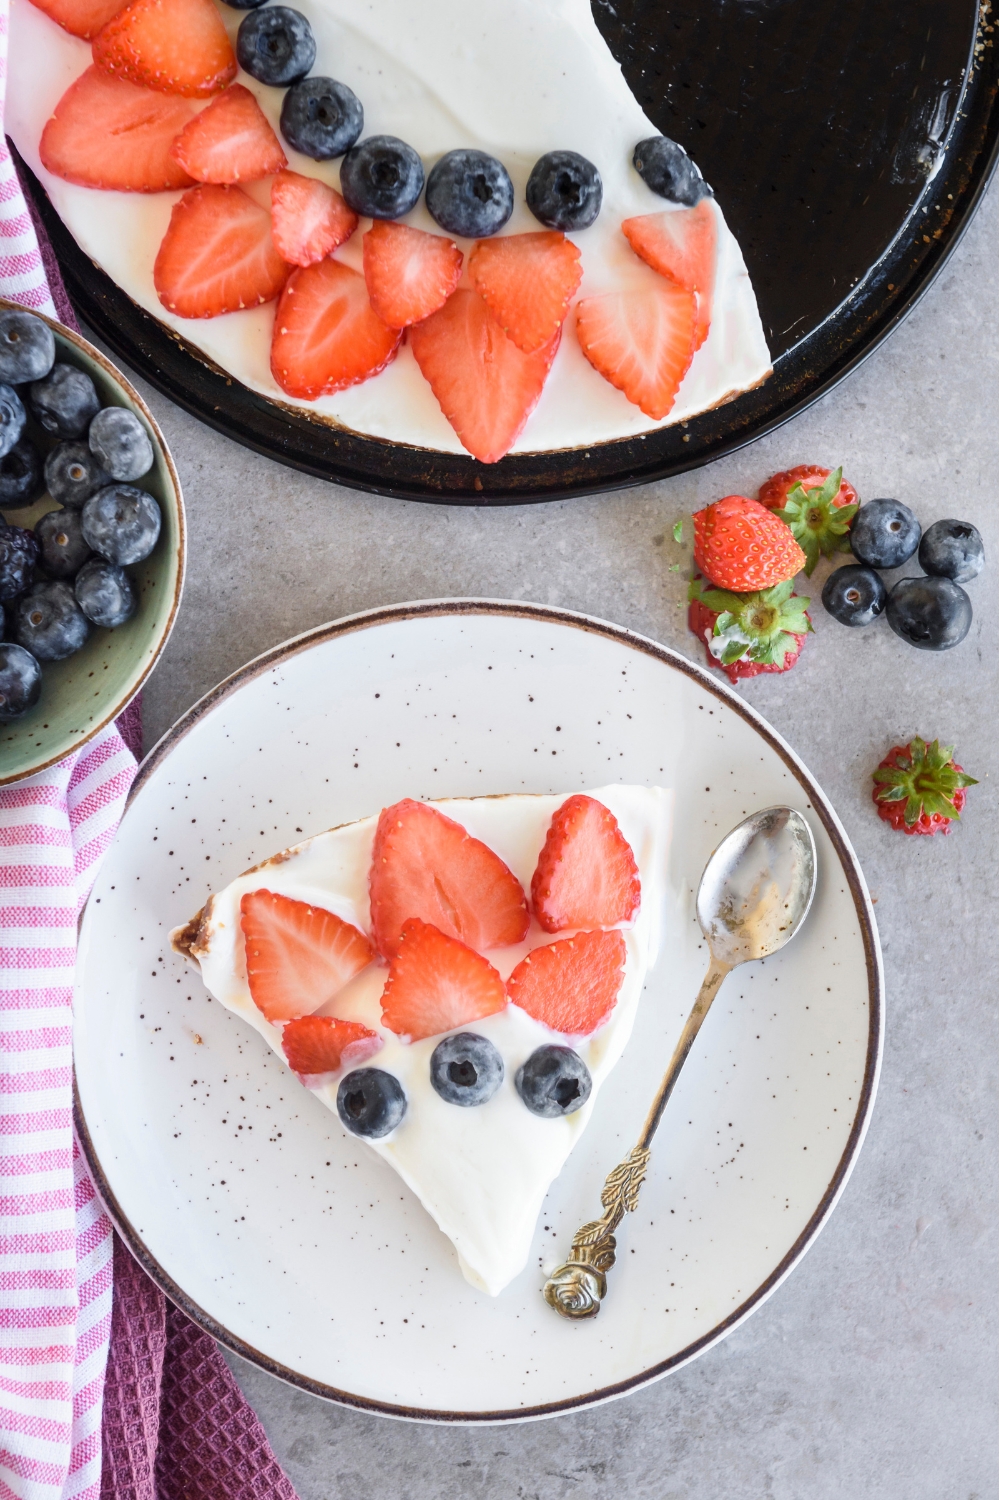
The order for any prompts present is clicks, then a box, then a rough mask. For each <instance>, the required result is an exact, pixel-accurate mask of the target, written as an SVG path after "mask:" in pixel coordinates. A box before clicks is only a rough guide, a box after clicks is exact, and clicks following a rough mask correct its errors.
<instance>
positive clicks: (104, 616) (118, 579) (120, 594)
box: [73, 557, 136, 630]
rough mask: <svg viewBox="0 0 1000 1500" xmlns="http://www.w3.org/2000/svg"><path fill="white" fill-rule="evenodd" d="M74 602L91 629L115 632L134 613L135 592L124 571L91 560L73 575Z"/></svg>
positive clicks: (101, 559) (95, 558) (101, 561)
mask: <svg viewBox="0 0 1000 1500" xmlns="http://www.w3.org/2000/svg"><path fill="white" fill-rule="evenodd" d="M73 592H74V593H75V594H76V602H77V604H79V606H80V608H81V609H82V610H83V612H84V614H85V615H86V616H87V619H88V620H89V621H90V623H91V624H92V625H101V626H103V628H104V629H105V630H117V629H118V626H119V625H124V624H125V621H126V620H131V618H132V616H133V615H134V614H135V610H136V597H135V590H134V589H133V587H132V581H131V579H130V578H129V576H128V574H127V573H126V571H125V569H124V568H119V567H117V566H116V564H115V563H109V562H105V561H104V559H103V558H101V557H92V558H91V559H90V561H89V562H86V563H84V565H83V567H82V568H81V569H80V571H79V573H78V574H77V575H76V582H75V584H74V586H73Z"/></svg>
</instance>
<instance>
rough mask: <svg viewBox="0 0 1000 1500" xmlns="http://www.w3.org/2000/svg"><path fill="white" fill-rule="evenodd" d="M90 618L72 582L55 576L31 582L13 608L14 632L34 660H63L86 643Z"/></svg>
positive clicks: (19, 643)
mask: <svg viewBox="0 0 1000 1500" xmlns="http://www.w3.org/2000/svg"><path fill="white" fill-rule="evenodd" d="M89 634H90V621H89V620H88V619H87V617H86V615H85V614H84V613H83V610H82V609H81V608H80V606H79V604H77V602H76V595H75V594H74V592H73V586H72V584H69V583H66V582H65V580H64V579H61V578H57V579H52V580H50V581H44V582H41V583H34V584H32V586H31V588H30V589H29V590H28V592H27V593H26V594H22V595H21V597H20V599H19V600H18V601H17V604H16V606H15V608H14V635H15V636H16V638H17V643H18V645H19V646H23V647H24V649H25V650H26V651H30V652H31V654H32V656H33V657H35V659H36V660H37V661H62V660H64V658H65V657H67V656H72V655H73V653H74V652H76V651H79V650H80V648H81V647H82V646H83V645H85V644H86V640H87V637H88V635H89Z"/></svg>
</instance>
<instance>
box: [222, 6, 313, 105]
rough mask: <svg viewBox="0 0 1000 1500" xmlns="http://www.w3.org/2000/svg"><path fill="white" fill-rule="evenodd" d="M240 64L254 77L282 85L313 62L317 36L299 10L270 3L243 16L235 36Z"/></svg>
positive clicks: (303, 75) (304, 71) (302, 73)
mask: <svg viewBox="0 0 1000 1500" xmlns="http://www.w3.org/2000/svg"><path fill="white" fill-rule="evenodd" d="M236 56H237V58H238V59H239V64H240V67H241V68H242V69H243V70H244V72H246V73H249V74H250V77H251V78H256V79H257V81H258V83H269V84H272V85H273V86H274V87H276V88H284V87H286V85H288V84H289V83H295V82H296V81H297V80H298V79H299V78H304V77H305V76H306V74H307V73H308V72H309V69H310V68H311V67H312V65H313V63H314V62H315V61H316V38H315V37H314V36H313V34H312V27H311V26H310V25H309V22H308V21H307V20H306V18H305V16H304V15H303V14H302V12H301V11H299V10H291V9H290V8H289V7H288V6H287V5H269V6H268V8H267V10H253V11H251V12H250V14H249V15H248V16H244V18H243V20H242V21H241V22H240V29H239V31H238V32H237V35H236Z"/></svg>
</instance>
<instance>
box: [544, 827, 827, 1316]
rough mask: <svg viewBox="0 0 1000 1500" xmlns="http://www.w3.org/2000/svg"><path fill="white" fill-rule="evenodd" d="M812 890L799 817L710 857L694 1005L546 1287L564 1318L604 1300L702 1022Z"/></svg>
mask: <svg viewBox="0 0 1000 1500" xmlns="http://www.w3.org/2000/svg"><path fill="white" fill-rule="evenodd" d="M815 890H816V845H815V843H814V842H813V836H812V831H811V829H810V827H809V824H808V823H807V822H806V820H805V818H804V817H803V816H802V814H801V813H797V812H795V811H794V810H793V809H792V808H790V807H768V808H765V809H764V811H763V812H758V813H754V814H753V815H752V817H749V818H747V819H746V820H745V821H744V822H742V823H740V824H739V826H738V827H736V828H734V829H733V831H732V833H730V834H727V835H726V837H725V838H724V839H723V840H722V843H721V844H720V845H719V846H718V848H717V849H716V850H715V851H714V852H713V854H712V855H711V856H710V858H709V861H708V864H707V865H706V866H705V871H704V874H703V875H702V877H701V882H700V884H699V886H698V898H697V903H696V910H697V913H698V921H699V922H700V923H701V930H702V932H704V934H705V937H706V938H707V939H708V950H709V953H710V955H711V958H710V961H709V965H708V973H707V974H706V975H705V979H704V982H703V984H702V986H701V989H700V990H699V991H698V998H697V1000H696V1001H695V1002H694V1007H693V1009H692V1011H691V1014H690V1015H689V1016H688V1018H687V1021H686V1022H685V1024H684V1030H683V1031H682V1032H681V1036H680V1041H679V1042H678V1043H677V1046H676V1047H675V1048H674V1055H673V1057H672V1058H671V1059H670V1066H669V1067H668V1068H667V1071H666V1073H665V1074H664V1075H663V1082H662V1083H661V1084H660V1087H659V1089H658V1091H657V1094H656V1098H655V1099H654V1100H653V1103H652V1106H651V1107H650V1111H649V1114H648V1115H647V1116H646V1123H645V1125H644V1126H643V1127H642V1134H641V1135H640V1137H639V1142H638V1145H636V1146H634V1147H633V1148H632V1150H631V1151H630V1152H629V1154H628V1156H626V1158H625V1160H624V1161H623V1162H622V1163H621V1164H620V1165H619V1166H617V1167H615V1169H614V1171H613V1172H612V1173H611V1174H610V1175H609V1177H608V1178H607V1180H606V1182H605V1184H604V1191H603V1192H602V1193H601V1203H602V1204H603V1206H604V1210H605V1212H604V1214H603V1216H602V1217H601V1218H600V1219H595V1220H594V1221H593V1222H592V1223H590V1224H585V1225H584V1226H583V1228H582V1229H581V1230H580V1231H579V1232H578V1233H577V1235H576V1238H575V1239H574V1240H573V1248H572V1250H571V1251H570V1253H569V1259H568V1260H567V1261H566V1262H565V1263H564V1264H563V1265H561V1266H559V1267H558V1268H557V1269H556V1270H555V1271H553V1272H552V1275H551V1276H550V1277H549V1279H548V1281H547V1282H546V1283H545V1286H544V1288H543V1295H544V1297H545V1300H546V1302H547V1303H548V1304H549V1306H550V1307H554V1308H555V1310H556V1312H558V1313H561V1314H562V1316H563V1317H564V1318H592V1317H594V1316H595V1315H596V1314H597V1313H599V1312H600V1310H601V1302H602V1300H603V1299H604V1297H605V1295H606V1294H607V1290H608V1284H607V1273H608V1271H610V1269H611V1267H612V1266H613V1265H614V1263H615V1230H616V1229H617V1228H618V1226H619V1224H620V1223H621V1221H622V1219H623V1218H624V1217H625V1215H626V1214H627V1213H632V1212H634V1210H635V1208H636V1206H637V1204H638V1201H639V1189H640V1187H641V1186H642V1182H643V1179H644V1177H645V1176H646V1168H647V1166H648V1164H649V1155H650V1148H651V1146H652V1142H653V1136H654V1135H655V1134H656V1127H657V1126H658V1125H659V1123H660V1120H661V1119H662V1117H663V1111H664V1109H665V1108H666V1105H667V1100H668V1099H669V1098H670V1095H671V1093H672V1092H673V1087H674V1084H675V1083H676V1082H677V1079H678V1076H679V1074H680V1071H681V1068H683V1066H684V1064H685V1062H686V1061H687V1056H688V1053H689V1052H690V1051H691V1047H692V1044H693V1042H694V1039H695V1037H696V1036H697V1035H698V1032H699V1030H700V1029H701V1023H702V1021H704V1019H705V1017H706V1016H707V1015H708V1012H709V1007H710V1006H711V1004H712V1001H713V1000H714V999H715V997H716V995H717V994H718V992H719V989H720V987H721V985H722V981H723V980H724V979H725V977H726V975H727V974H728V973H730V971H731V970H732V969H735V968H736V967H737V966H738V965H739V964H746V963H749V962H750V961H751V960H752V959H755V958H767V957H768V956H769V955H770V954H772V953H777V951H778V949H779V948H783V947H784V946H785V944H786V943H787V942H788V941H789V939H790V938H793V937H794V936H795V934H796V933H797V932H798V930H799V928H800V927H801V926H802V923H803V922H804V921H805V918H806V914H807V912H808V911H809V907H810V906H811V904H812V898H813V894H814V892H815Z"/></svg>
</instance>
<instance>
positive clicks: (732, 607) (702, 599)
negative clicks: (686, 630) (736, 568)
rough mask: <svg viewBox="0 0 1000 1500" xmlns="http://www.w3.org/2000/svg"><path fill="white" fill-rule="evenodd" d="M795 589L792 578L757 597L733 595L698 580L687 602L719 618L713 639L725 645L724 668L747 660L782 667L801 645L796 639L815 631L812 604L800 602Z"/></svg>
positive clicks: (756, 595)
mask: <svg viewBox="0 0 1000 1500" xmlns="http://www.w3.org/2000/svg"><path fill="white" fill-rule="evenodd" d="M793 589H794V584H793V582H792V580H791V579H790V578H789V579H786V580H785V582H784V583H776V584H775V585H774V587H773V588H770V589H762V590H760V591H759V592H758V593H754V594H733V593H730V592H729V591H728V590H727V589H717V588H711V587H709V588H705V587H704V580H703V579H701V578H695V579H693V580H692V582H691V585H690V588H689V589H688V599H689V600H690V601H691V602H693V603H698V604H702V605H704V606H705V608H706V609H710V610H712V611H713V612H715V613H716V614H717V616H718V618H717V619H716V621H715V625H714V627H713V630H712V635H713V637H714V638H715V639H716V640H720V639H721V640H722V641H723V642H724V644H723V647H722V653H721V656H720V657H719V661H720V663H721V665H722V666H724V667H728V666H732V664H733V662H737V661H742V660H743V658H744V657H746V658H747V660H748V661H753V662H757V663H758V664H759V665H760V666H765V667H781V666H784V663H785V657H786V656H788V655H789V653H791V652H794V651H795V649H796V647H797V645H798V642H797V641H796V640H795V636H797V635H808V634H809V632H810V631H811V630H812V624H811V622H810V620H809V616H808V615H807V614H806V610H807V608H808V606H809V600H808V599H801V598H799V596H798V595H797V594H795V593H794V592H793Z"/></svg>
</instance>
